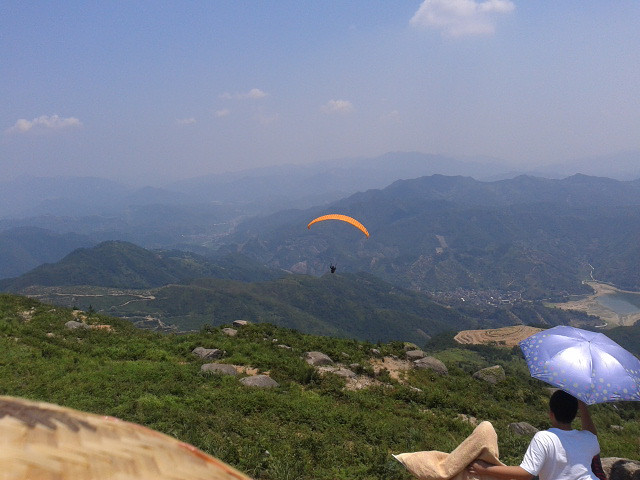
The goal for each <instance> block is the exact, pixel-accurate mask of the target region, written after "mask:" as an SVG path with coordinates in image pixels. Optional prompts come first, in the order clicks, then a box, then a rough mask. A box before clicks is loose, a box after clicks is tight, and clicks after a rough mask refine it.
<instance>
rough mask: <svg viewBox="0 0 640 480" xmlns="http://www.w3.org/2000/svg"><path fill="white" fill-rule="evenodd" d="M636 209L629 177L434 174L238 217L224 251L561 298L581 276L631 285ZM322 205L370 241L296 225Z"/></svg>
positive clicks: (411, 282)
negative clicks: (351, 221) (359, 227)
mask: <svg viewBox="0 0 640 480" xmlns="http://www.w3.org/2000/svg"><path fill="white" fill-rule="evenodd" d="M638 205H640V188H639V187H638V182H620V181H616V180H611V179H604V178H597V177H587V176H584V175H576V176H574V177H569V178H567V179H564V180H549V179H543V178H534V177H517V178H515V179H512V180H503V181H499V182H478V181H476V180H474V179H472V178H468V177H444V176H440V175H435V176H432V177H423V178H418V179H414V180H406V181H398V182H396V183H394V184H392V185H390V186H389V187H387V188H385V189H383V190H370V191H367V192H362V193H358V194H355V195H353V196H351V197H349V198H346V199H343V200H341V201H338V202H335V203H333V204H331V205H329V206H326V207H322V208H314V209H310V210H305V211H287V212H282V213H279V214H276V215H273V216H270V217H267V218H263V219H254V220H249V221H247V222H245V223H244V224H242V225H241V226H240V227H239V230H238V232H237V234H236V236H235V241H236V243H235V244H234V245H230V246H228V247H227V248H228V249H229V250H230V251H241V252H243V253H244V254H247V255H250V256H253V257H254V258H256V259H257V260H259V261H261V262H263V263H266V264H268V265H271V266H274V267H279V268H284V269H287V270H294V271H297V272H300V273H312V274H319V273H321V272H323V271H325V269H326V268H327V265H328V264H329V263H331V262H334V263H338V264H339V265H340V268H342V269H348V270H351V271H354V270H355V271H357V270H363V271H369V272H371V273H373V274H375V275H378V276H380V277H381V278H384V279H386V280H388V281H390V282H392V283H395V284H399V285H403V286H407V287H409V288H413V289H417V290H426V291H442V290H445V291H446V290H452V289H456V288H466V289H491V288H495V289H499V290H501V291H509V290H515V291H520V292H522V293H523V295H525V296H526V297H527V298H531V299H536V298H545V297H547V298H549V297H561V296H563V295H566V294H568V293H584V292H587V291H588V289H587V288H586V287H585V286H583V285H582V283H581V282H582V280H585V279H588V278H590V275H591V274H592V273H593V275H595V277H596V278H597V279H600V280H605V281H609V282H612V283H614V284H616V285H618V286H620V287H622V288H626V289H630V290H635V289H639V288H640V271H639V270H638V269H637V268H635V263H634V261H633V260H634V259H635V258H637V257H638V255H639V254H640V246H639V244H638V242H636V241H635V239H637V238H638V236H639V235H640V209H638ZM326 213H344V214H347V215H350V216H352V217H354V218H356V219H358V220H360V221H361V222H362V223H363V224H364V225H365V226H366V227H367V229H368V230H369V232H370V234H371V237H370V238H365V237H364V236H363V235H361V234H359V232H358V231H356V230H355V229H350V228H349V226H348V225H328V224H327V223H328V222H325V224H323V225H320V224H316V225H314V226H313V227H312V228H311V229H310V230H307V229H305V226H306V224H307V223H308V222H309V221H310V220H311V219H313V218H315V217H316V216H318V215H322V214H326ZM592 267H593V270H592Z"/></svg>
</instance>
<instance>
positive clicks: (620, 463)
mask: <svg viewBox="0 0 640 480" xmlns="http://www.w3.org/2000/svg"><path fill="white" fill-rule="evenodd" d="M601 461H602V469H603V470H604V473H605V474H606V475H607V478H608V479H609V480H640V462H639V461H637V460H629V459H628V458H618V457H606V458H602V459H601Z"/></svg>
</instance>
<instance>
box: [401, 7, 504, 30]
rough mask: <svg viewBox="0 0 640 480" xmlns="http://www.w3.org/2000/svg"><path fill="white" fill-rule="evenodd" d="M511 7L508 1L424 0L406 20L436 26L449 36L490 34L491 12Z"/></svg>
mask: <svg viewBox="0 0 640 480" xmlns="http://www.w3.org/2000/svg"><path fill="white" fill-rule="evenodd" d="M514 9H515V5H514V4H513V2H512V1H511V0H485V1H476V0H424V1H423V2H422V5H420V8H419V9H418V11H417V12H416V13H415V14H414V16H413V17H412V18H411V20H410V22H409V23H410V24H411V25H413V26H416V27H427V28H436V29H439V30H440V31H442V32H443V34H445V35H448V36H452V37H462V36H465V35H491V34H493V33H494V32H495V15H498V14H506V13H510V12H512V11H513V10H514Z"/></svg>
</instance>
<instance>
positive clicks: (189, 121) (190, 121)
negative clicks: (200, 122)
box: [176, 117, 196, 125]
mask: <svg viewBox="0 0 640 480" xmlns="http://www.w3.org/2000/svg"><path fill="white" fill-rule="evenodd" d="M176 123H177V124H178V125H194V124H195V123H196V119H195V118H193V117H191V118H179V119H177V120H176Z"/></svg>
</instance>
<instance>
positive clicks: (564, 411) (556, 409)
mask: <svg viewBox="0 0 640 480" xmlns="http://www.w3.org/2000/svg"><path fill="white" fill-rule="evenodd" d="M549 410H551V412H552V413H553V415H554V416H555V417H556V420H557V421H558V422H560V423H567V424H570V423H571V422H573V419H574V418H576V414H577V413H578V400H577V399H576V397H574V396H572V395H569V394H568V393H567V392H565V391H563V390H556V391H555V392H553V395H551V398H550V399H549Z"/></svg>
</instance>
